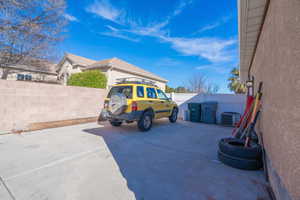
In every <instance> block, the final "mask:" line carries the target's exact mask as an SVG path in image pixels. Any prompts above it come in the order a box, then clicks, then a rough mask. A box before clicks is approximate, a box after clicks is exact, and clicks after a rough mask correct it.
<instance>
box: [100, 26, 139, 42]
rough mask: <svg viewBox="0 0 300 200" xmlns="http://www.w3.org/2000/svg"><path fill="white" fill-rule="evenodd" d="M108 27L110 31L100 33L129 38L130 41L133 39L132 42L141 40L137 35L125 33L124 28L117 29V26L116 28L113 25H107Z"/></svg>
mask: <svg viewBox="0 0 300 200" xmlns="http://www.w3.org/2000/svg"><path fill="white" fill-rule="evenodd" d="M106 27H107V28H108V29H109V30H110V31H109V32H102V33H100V34H101V35H106V36H110V37H115V38H121V39H124V40H129V41H132V42H138V41H140V39H139V38H137V37H130V36H128V35H126V34H124V33H123V32H122V30H120V29H117V28H115V27H113V26H110V25H106Z"/></svg>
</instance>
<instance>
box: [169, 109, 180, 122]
mask: <svg viewBox="0 0 300 200" xmlns="http://www.w3.org/2000/svg"><path fill="white" fill-rule="evenodd" d="M177 115H178V108H174V109H173V111H172V114H171V116H170V117H169V121H170V122H171V123H175V122H176V121H177Z"/></svg>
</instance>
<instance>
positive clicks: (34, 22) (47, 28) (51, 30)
mask: <svg viewBox="0 0 300 200" xmlns="http://www.w3.org/2000/svg"><path fill="white" fill-rule="evenodd" d="M64 11H65V0H0V67H3V68H5V67H7V66H10V65H16V64H29V65H30V64H31V62H32V61H33V60H34V59H49V58H50V57H52V56H53V55H51V54H49V52H50V51H49V49H52V48H54V47H55V46H56V45H57V43H58V42H60V41H61V40H63V37H62V36H63V35H62V33H63V32H64V27H65V25H66V22H67V21H66V19H65V18H64V17H63V14H64ZM52 52H55V51H52ZM7 74H8V72H5V73H3V75H2V78H4V79H5V78H6V77H7Z"/></svg>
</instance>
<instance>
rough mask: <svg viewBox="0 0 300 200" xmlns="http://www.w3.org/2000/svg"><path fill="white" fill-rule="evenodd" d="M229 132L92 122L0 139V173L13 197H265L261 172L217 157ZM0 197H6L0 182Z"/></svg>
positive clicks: (203, 127) (196, 125) (162, 122)
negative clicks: (219, 145) (233, 165)
mask: <svg viewBox="0 0 300 200" xmlns="http://www.w3.org/2000/svg"><path fill="white" fill-rule="evenodd" d="M230 131H231V128H227V127H221V126H216V125H206V124H199V123H191V122H184V121H179V122H178V123H176V124H171V123H169V122H168V121H167V120H159V121H157V122H155V124H154V127H153V129H152V130H151V131H149V132H147V133H141V132H139V131H138V130H137V128H136V124H130V125H124V126H122V127H111V126H110V125H109V124H104V125H103V126H99V125H96V124H94V123H89V124H82V125H76V126H69V127H62V128H53V129H47V130H40V131H34V132H29V133H25V134H22V135H2V136H0V176H1V177H2V179H3V181H4V182H5V184H6V185H7V187H8V188H9V190H10V191H11V193H12V194H13V196H14V198H15V199H33V200H35V199H51V200H52V199H72V200H73V199H95V200H96V199H97V200H98V199H108V200H110V199H113V200H115V199H116V200H119V199H124V200H127V199H128V200H131V199H138V200H142V199H144V200H148V199H149V200H153V199H155V200H160V199H172V200H177V199H178V200H182V199H188V200H193V199H195V200H196V199H197V200H199V199H200V200H201V199H203V200H214V199H215V200H219V199H220V200H223V199H224V200H227V199H245V200H247V199H249V200H253V199H268V194H267V192H266V190H265V182H264V180H263V177H262V173H261V171H242V170H238V169H233V168H230V167H228V166H225V165H223V164H222V163H220V162H219V161H218V160H217V156H216V150H217V141H218V140H219V139H220V138H222V137H225V136H229V135H230ZM0 199H12V198H11V196H10V195H8V193H7V190H5V188H3V186H2V185H1V188H0Z"/></svg>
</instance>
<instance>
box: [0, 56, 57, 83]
mask: <svg viewBox="0 0 300 200" xmlns="http://www.w3.org/2000/svg"><path fill="white" fill-rule="evenodd" d="M55 69H56V64H54V63H50V62H48V61H43V62H42V63H41V64H39V66H35V65H31V64H17V65H11V66H7V67H0V77H2V74H3V73H4V70H9V73H8V75H7V78H6V80H17V81H35V82H46V83H58V82H57V72H56V71H55Z"/></svg>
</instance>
